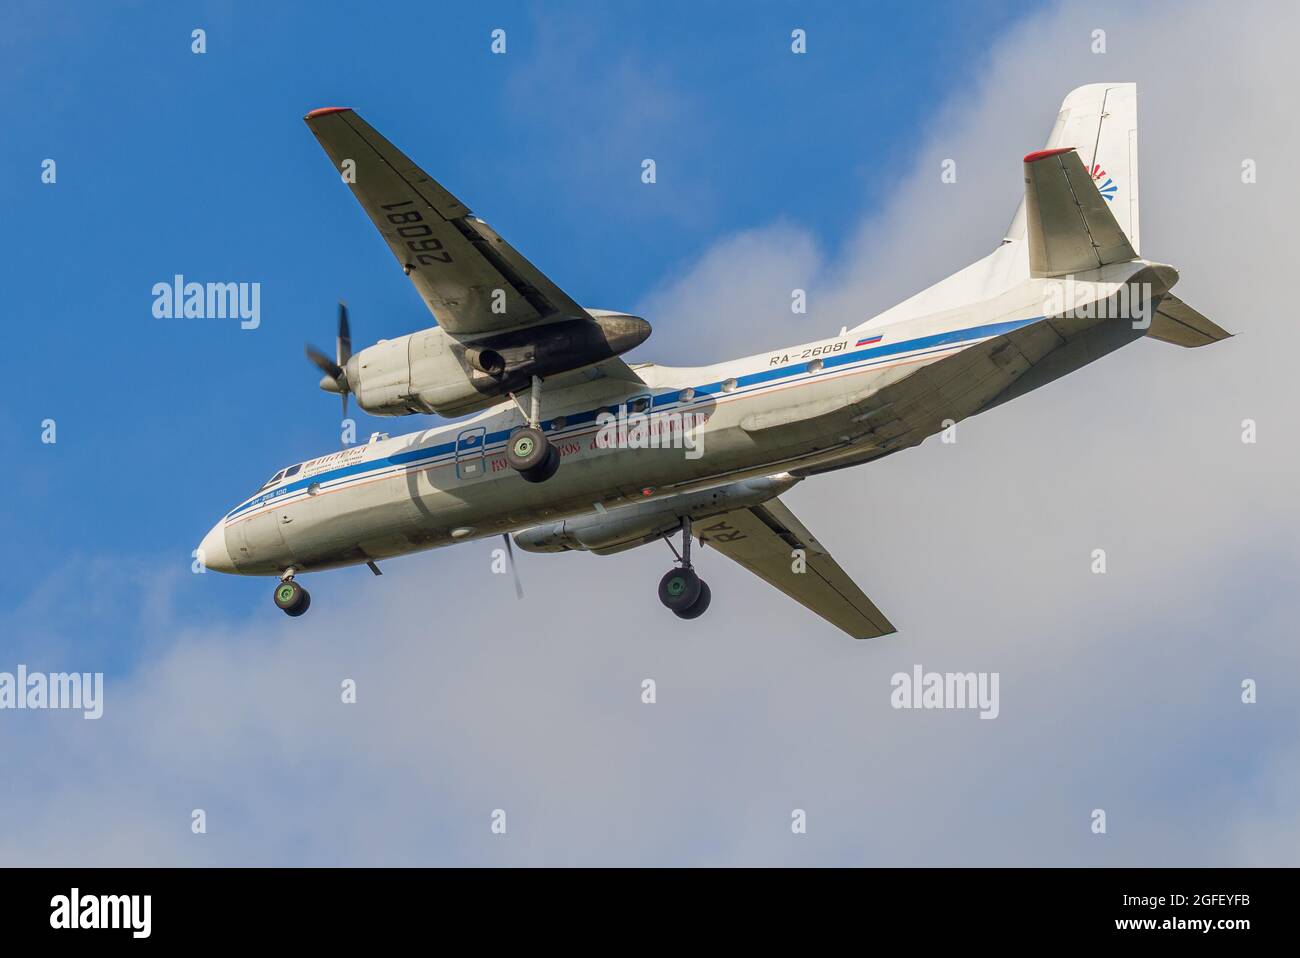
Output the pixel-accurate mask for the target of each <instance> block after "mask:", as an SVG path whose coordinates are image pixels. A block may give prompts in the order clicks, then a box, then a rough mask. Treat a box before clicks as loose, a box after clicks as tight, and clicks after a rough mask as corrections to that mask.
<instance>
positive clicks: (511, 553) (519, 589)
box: [501, 532, 524, 599]
mask: <svg viewBox="0 0 1300 958" xmlns="http://www.w3.org/2000/svg"><path fill="white" fill-rule="evenodd" d="M501 538H502V539H505V540H506V556H507V557H509V559H510V574H511V575H513V576H514V577H515V598H516V599H522V598H523V597H524V586H523V583H522V582H520V581H519V569H517V568H516V567H515V547H514V545H512V544H511V542H510V533H508V532H503V533H501Z"/></svg>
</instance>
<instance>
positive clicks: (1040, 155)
mask: <svg viewBox="0 0 1300 958" xmlns="http://www.w3.org/2000/svg"><path fill="white" fill-rule="evenodd" d="M1073 149H1074V147H1072V146H1063V147H1061V148H1060V149H1059V150H1039V151H1038V152H1037V153H1026V154H1025V162H1026V163H1033V162H1034V161H1035V160H1045V159H1047V157H1049V156H1056V155H1057V154H1060V153H1069V152H1070V151H1071V150H1073Z"/></svg>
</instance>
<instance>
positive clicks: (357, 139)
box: [305, 107, 589, 336]
mask: <svg viewBox="0 0 1300 958" xmlns="http://www.w3.org/2000/svg"><path fill="white" fill-rule="evenodd" d="M305 119H306V121H307V126H308V127H310V128H311V131H312V133H313V134H315V136H316V139H317V140H319V141H320V144H321V146H322V147H324V149H325V152H326V153H327V154H328V155H329V158H330V161H331V162H332V163H333V164H334V168H335V169H336V170H339V171H340V174H341V175H342V177H343V179H344V180H345V181H346V182H347V184H348V186H349V188H351V190H352V193H353V195H354V196H356V198H357V201H358V202H359V203H360V204H361V207H362V209H364V210H365V211H366V215H368V216H369V217H370V220H371V222H373V223H374V224H375V226H376V227H377V228H378V230H379V232H380V234H382V235H383V237H384V242H386V243H387V244H388V248H389V249H390V250H392V251H393V255H394V256H396V257H397V262H398V263H399V264H401V266H402V268H403V270H405V271H406V274H407V276H408V277H410V280H411V282H412V283H414V284H415V288H416V290H417V291H418V292H419V294H420V298H421V299H423V300H424V303H425V305H426V306H428V307H429V311H430V312H432V313H433V315H434V317H435V318H436V319H437V321H438V324H439V325H440V326H442V327H443V328H444V329H446V330H447V332H449V333H452V334H453V335H461V336H464V335H477V334H480V333H493V332H503V331H506V330H511V329H518V328H520V327H525V326H531V325H536V324H539V323H548V322H554V321H556V320H562V319H588V318H589V316H588V314H587V312H586V311H585V310H583V308H582V307H581V306H579V305H578V304H577V303H576V302H574V301H573V299H572V298H570V297H569V296H568V295H567V294H566V293H565V292H564V291H563V290H562V289H560V288H559V287H558V286H556V285H555V284H554V283H552V282H551V281H550V280H549V279H547V278H546V276H545V275H544V274H543V273H542V272H541V271H540V270H538V269H537V267H535V266H534V265H533V264H532V263H530V262H528V260H526V259H524V257H523V256H521V255H520V254H519V253H518V252H517V251H516V250H515V249H514V248H513V247H512V246H511V245H510V244H509V243H507V242H506V241H505V240H503V239H502V238H501V237H500V236H498V235H497V234H496V233H495V232H494V231H493V229H492V228H491V227H490V226H488V225H487V224H486V223H485V222H483V221H482V220H481V219H479V218H478V217H476V216H474V215H473V214H471V213H470V210H469V207H467V206H466V205H465V204H464V203H462V202H461V201H460V200H458V199H456V197H454V196H452V195H451V194H450V193H448V192H447V191H446V190H445V189H443V188H442V187H441V186H440V185H438V183H437V182H436V181H435V180H434V179H433V177H431V176H429V174H428V173H425V172H424V171H423V170H422V169H420V168H419V167H418V166H416V165H415V164H414V163H413V162H411V160H410V159H409V158H408V157H407V156H406V155H405V154H404V153H402V151H401V150H399V149H397V147H395V146H393V144H391V143H389V142H388V140H386V139H384V137H382V136H381V135H380V134H379V133H378V132H376V131H375V129H374V128H373V127H372V126H370V124H368V123H367V122H366V121H365V120H363V119H361V117H359V116H357V114H356V113H355V112H353V111H352V110H350V109H348V108H346V107H326V108H325V109H321V110H313V111H312V112H310V113H308V114H307V116H306V117H305ZM497 291H500V292H497ZM502 297H504V301H503V300H502ZM494 306H495V307H496V308H495V309H494ZM502 307H504V309H503V308H502Z"/></svg>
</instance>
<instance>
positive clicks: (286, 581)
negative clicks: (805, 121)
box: [275, 569, 311, 619]
mask: <svg viewBox="0 0 1300 958" xmlns="http://www.w3.org/2000/svg"><path fill="white" fill-rule="evenodd" d="M293 573H294V570H293V569H289V570H287V571H286V572H285V574H284V575H283V576H281V577H280V584H279V585H277V586H276V587H275V604H276V605H277V606H279V607H280V610H281V611H282V612H283V613H284V614H285V615H291V616H293V617H294V618H295V619H296V618H297V617H298V616H300V615H302V614H303V613H304V612H306V611H307V610H308V609H309V608H310V607H311V593H310V592H308V591H307V590H306V589H304V588H303V587H302V586H300V585H299V584H298V583H297V582H294V581H293Z"/></svg>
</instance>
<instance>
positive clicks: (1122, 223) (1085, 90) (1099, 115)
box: [1007, 83, 1141, 255]
mask: <svg viewBox="0 0 1300 958" xmlns="http://www.w3.org/2000/svg"><path fill="white" fill-rule="evenodd" d="M1070 148H1073V149H1074V150H1075V151H1077V152H1078V154H1079V159H1080V160H1082V162H1083V165H1084V167H1085V169H1086V170H1087V172H1088V173H1089V174H1090V175H1091V176H1092V180H1093V183H1094V184H1096V187H1097V190H1098V192H1099V193H1100V194H1101V196H1102V198H1103V199H1104V200H1106V206H1107V208H1108V209H1109V210H1110V212H1111V214H1112V215H1113V216H1114V217H1115V222H1116V223H1118V224H1119V227H1120V229H1121V230H1123V231H1124V235H1125V236H1126V237H1127V238H1128V242H1129V245H1130V246H1132V247H1133V250H1134V252H1136V253H1138V254H1139V255H1140V254H1141V246H1140V245H1139V229H1138V154H1137V84H1136V83H1090V84H1088V85H1087V86H1081V87H1078V88H1077V89H1074V90H1071V91H1070V93H1069V95H1068V96H1066V98H1065V102H1063V103H1062V104H1061V112H1060V113H1058V114H1057V117H1056V125H1055V126H1053V127H1052V135H1051V136H1049V137H1048V138H1047V145H1046V147H1045V148H1044V149H1045V150H1061V149H1070ZM1024 236H1025V202H1024V200H1021V202H1020V208H1019V209H1018V210H1016V216H1015V219H1014V220H1012V222H1011V228H1010V229H1009V230H1008V232H1007V238H1008V239H1023V238H1024Z"/></svg>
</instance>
